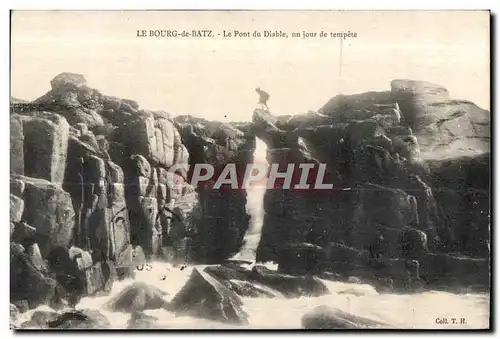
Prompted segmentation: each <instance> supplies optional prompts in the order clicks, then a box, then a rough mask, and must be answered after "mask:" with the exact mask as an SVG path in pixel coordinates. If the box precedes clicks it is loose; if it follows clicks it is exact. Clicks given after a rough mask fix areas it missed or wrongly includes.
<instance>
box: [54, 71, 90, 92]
mask: <svg viewBox="0 0 500 339" xmlns="http://www.w3.org/2000/svg"><path fill="white" fill-rule="evenodd" d="M69 85H70V86H74V87H82V86H85V85H87V80H85V77H84V76H83V75H82V74H76V73H68V72H64V73H60V74H58V75H57V76H56V77H55V78H54V79H52V80H51V81H50V86H51V87H52V89H53V90H58V89H61V88H64V87H66V86H69Z"/></svg>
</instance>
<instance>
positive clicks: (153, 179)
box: [125, 155, 162, 256]
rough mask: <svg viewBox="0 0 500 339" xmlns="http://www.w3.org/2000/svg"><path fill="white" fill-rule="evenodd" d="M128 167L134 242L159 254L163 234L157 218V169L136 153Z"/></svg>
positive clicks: (129, 207)
mask: <svg viewBox="0 0 500 339" xmlns="http://www.w3.org/2000/svg"><path fill="white" fill-rule="evenodd" d="M125 171H126V172H125V173H126V178H127V179H126V182H125V185H126V192H125V193H126V199H127V206H128V209H129V216H130V222H131V229H130V236H131V242H132V244H133V245H134V246H137V245H140V246H141V247H142V248H143V249H144V251H145V253H146V255H148V256H149V255H152V254H156V253H157V252H158V251H159V246H160V244H161V235H162V230H161V224H160V222H159V221H158V218H157V215H158V201H157V199H156V196H157V192H158V175H157V172H156V171H155V170H154V168H152V167H151V165H150V164H149V162H148V161H147V160H146V158H145V157H143V156H142V155H134V156H132V157H131V158H130V161H129V165H128V166H127V167H126V169H125Z"/></svg>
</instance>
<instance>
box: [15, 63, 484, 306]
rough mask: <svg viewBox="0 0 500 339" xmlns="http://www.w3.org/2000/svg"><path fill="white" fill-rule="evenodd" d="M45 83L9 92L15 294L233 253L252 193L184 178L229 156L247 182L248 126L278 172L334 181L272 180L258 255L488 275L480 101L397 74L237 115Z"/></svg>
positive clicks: (61, 298)
mask: <svg viewBox="0 0 500 339" xmlns="http://www.w3.org/2000/svg"><path fill="white" fill-rule="evenodd" d="M51 87H52V89H51V90H50V91H49V92H48V93H46V94H45V95H43V96H42V97H40V98H38V99H36V100H34V101H33V102H25V101H22V100H17V99H16V100H13V101H12V102H11V112H10V124H11V126H10V127H11V159H10V164H11V165H10V172H11V176H10V180H11V192H10V193H11V194H10V219H11V225H10V232H11V233H10V234H11V291H12V294H11V298H12V302H14V303H24V302H27V303H28V304H29V307H36V305H38V304H40V303H49V304H51V305H53V306H54V307H61V306H62V305H63V304H64V303H65V302H66V301H69V302H70V303H72V304H75V303H76V302H77V301H78V299H79V298H80V297H81V296H84V295H94V294H96V293H103V292H106V291H109V289H110V288H111V285H112V283H113V281H114V280H116V279H121V278H123V277H128V276H131V275H133V271H134V267H136V266H140V265H142V264H144V261H145V260H148V259H151V258H155V259H158V258H159V259H167V260H172V261H181V262H195V263H220V262H222V261H224V260H225V259H227V258H229V257H231V256H232V255H234V254H235V253H237V252H238V250H239V249H240V247H241V246H242V243H243V238H244V235H245V232H246V231H247V229H248V226H249V216H248V215H247V213H246V202H247V193H246V191H245V190H243V189H241V188H239V189H231V187H225V186H223V187H222V188H221V189H218V190H214V189H212V187H211V184H213V182H210V181H209V182H200V183H197V184H196V185H195V186H194V187H193V186H191V185H190V184H189V183H191V179H192V176H193V168H194V165H196V164H211V165H213V166H214V167H215V176H217V175H218V174H220V173H221V171H222V170H223V169H224V168H225V166H226V165H227V164H235V166H236V171H237V174H238V179H239V180H240V182H241V179H242V178H243V173H244V169H245V168H246V166H247V164H249V163H252V161H253V152H254V150H255V138H256V137H259V138H260V139H262V140H263V141H264V142H265V143H266V144H267V146H268V161H269V162H270V163H277V164H279V166H280V170H281V171H284V170H286V168H287V166H288V165H289V164H302V163H307V164H311V166H312V167H313V171H312V173H317V172H315V171H316V170H317V169H318V165H319V164H326V171H325V182H328V183H332V184H333V189H329V190H322V191H321V192H319V191H317V190H313V189H298V190H295V189H291V190H283V189H281V188H279V185H277V186H276V187H275V188H274V189H269V190H268V191H267V192H266V194H265V197H264V210H265V216H264V225H263V229H262V236H261V240H260V244H259V248H258V253H257V260H259V261H268V260H272V261H277V262H278V263H279V264H280V269H281V270H284V271H288V272H292V273H298V272H301V273H311V272H312V271H314V272H315V273H316V274H319V273H324V272H325V271H330V272H331V271H334V272H336V273H335V274H337V273H339V272H340V273H342V274H344V275H355V276H364V277H366V276H371V277H372V278H373V277H374V276H377V277H380V276H382V277H390V278H391V279H392V278H394V279H396V277H399V278H401V277H402V278H401V279H404V278H405V277H406V276H405V274H409V275H411V276H412V277H413V278H418V279H420V278H421V277H423V279H424V280H425V281H427V282H428V283H435V284H443V283H445V284H448V283H450V281H451V282H452V283H453V282H455V281H456V280H457V279H458V280H460V279H462V280H463V281H464V282H466V283H467V284H481V285H482V286H485V285H487V284H488V282H489V235H490V232H489V224H490V220H489V211H490V208H489V207H490V195H489V188H490V184H489V174H490V171H489V168H490V163H489V159H490V154H489V147H490V146H489V145H490V134H489V133H490V126H489V123H490V122H489V121H490V117H489V112H487V111H485V110H482V109H480V108H478V107H477V106H475V105H474V104H472V103H470V102H465V101H456V100H451V99H450V98H449V94H448V92H447V91H446V89H444V88H442V87H441V86H438V85H434V84H430V83H424V82H418V81H410V80H395V81H393V82H392V83H391V90H390V91H386V92H369V93H363V94H356V95H350V96H344V95H342V96H336V97H334V98H332V99H331V100H330V101H329V102H328V103H327V104H326V105H325V106H324V107H323V108H321V109H320V110H319V111H317V112H313V111H311V112H309V113H307V114H304V115H296V116H282V117H275V116H273V115H272V114H271V113H269V112H267V111H262V110H256V111H255V112H254V116H253V121H252V122H249V123H232V124H227V123H221V122H214V121H207V120H204V119H200V118H196V117H193V116H177V117H175V118H172V117H171V116H170V115H169V114H168V113H167V112H164V111H149V110H145V109H142V108H141V107H140V106H139V104H138V103H137V102H135V101H133V100H129V99H122V98H116V97H111V96H106V95H103V94H101V93H100V92H99V91H98V90H96V89H92V88H90V87H88V86H87V83H86V80H85V78H84V77H83V76H82V75H78V74H72V73H62V74H59V75H58V76H56V77H55V78H54V79H53V80H52V81H51ZM185 164H189V165H190V167H186V166H183V165H185ZM174 166H175V167H174ZM174 168H175V170H171V169H174ZM298 179H299V177H297V176H296V173H294V175H293V181H294V183H296V182H297V180H298ZM310 179H311V180H313V179H314V178H310ZM171 182H175V183H176V184H177V185H175V186H172V185H169V183H171ZM308 182H310V180H309V179H308ZM478 272H480V274H477V273H478ZM471 274H472V275H473V276H472V277H470V276H471ZM420 276H421V277H420ZM399 278H398V279H399ZM394 279H393V280H394ZM26 280H29V281H30V284H25V283H23V281H26ZM394 283H395V284H397V283H398V282H397V281H396V282H394Z"/></svg>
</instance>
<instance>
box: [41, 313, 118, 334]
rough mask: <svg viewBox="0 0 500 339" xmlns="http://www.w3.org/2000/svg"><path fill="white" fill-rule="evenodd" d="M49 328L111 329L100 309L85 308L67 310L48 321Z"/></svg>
mask: <svg viewBox="0 0 500 339" xmlns="http://www.w3.org/2000/svg"><path fill="white" fill-rule="evenodd" d="M47 325H48V328H51V329H54V328H57V329H71V330H72V329H97V330H102V329H109V328H111V324H110V322H109V320H108V319H107V318H106V317H105V316H104V315H103V314H102V313H101V312H99V311H97V310H94V309H83V310H75V311H69V312H65V313H63V314H61V315H59V316H57V317H56V318H55V319H54V320H51V321H48V323H47Z"/></svg>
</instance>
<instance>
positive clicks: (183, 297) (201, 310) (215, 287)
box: [169, 268, 248, 324]
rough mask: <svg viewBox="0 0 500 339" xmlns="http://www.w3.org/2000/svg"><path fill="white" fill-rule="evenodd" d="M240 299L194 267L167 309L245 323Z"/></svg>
mask: <svg viewBox="0 0 500 339" xmlns="http://www.w3.org/2000/svg"><path fill="white" fill-rule="evenodd" d="M242 305H243V303H242V301H241V300H240V298H239V297H238V295H236V293H234V292H232V291H230V290H229V289H228V288H226V287H225V286H224V285H222V284H221V283H220V282H219V281H218V280H217V279H215V278H214V277H212V276H211V275H210V274H208V273H206V272H204V271H201V270H199V269H197V268H194V269H193V271H192V273H191V276H190V277H189V280H188V281H187V282H186V284H185V285H184V287H183V288H182V289H181V290H180V291H179V292H178V293H177V294H176V295H175V297H174V298H173V299H172V301H171V303H170V305H169V310H171V311H172V312H174V313H175V314H176V315H190V316H194V317H200V318H205V319H210V320H214V321H220V322H226V323H235V324H247V323H248V315H247V314H246V313H245V311H244V310H243V309H242Z"/></svg>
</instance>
